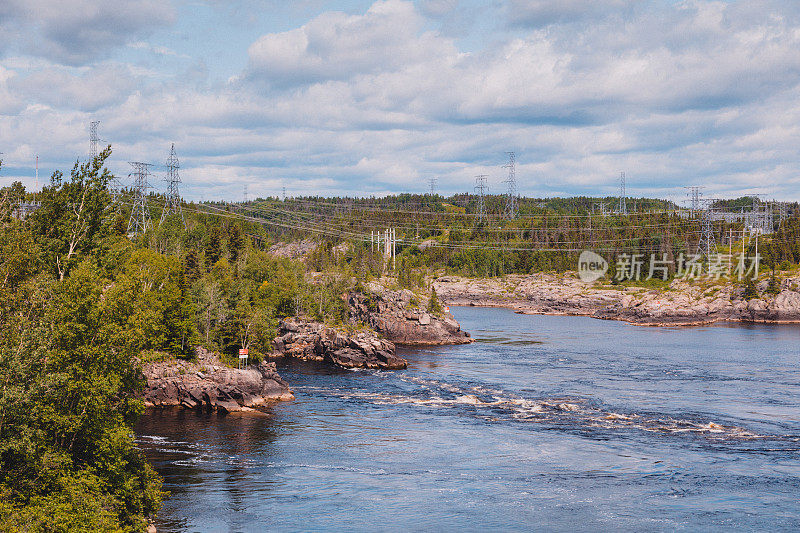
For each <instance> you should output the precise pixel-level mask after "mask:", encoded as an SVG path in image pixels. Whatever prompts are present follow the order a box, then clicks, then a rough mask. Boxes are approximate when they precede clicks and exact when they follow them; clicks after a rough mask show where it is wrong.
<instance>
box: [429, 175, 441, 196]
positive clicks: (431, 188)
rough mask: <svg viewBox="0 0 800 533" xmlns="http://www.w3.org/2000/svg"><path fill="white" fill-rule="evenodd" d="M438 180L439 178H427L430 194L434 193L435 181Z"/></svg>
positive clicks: (433, 194)
mask: <svg viewBox="0 0 800 533" xmlns="http://www.w3.org/2000/svg"><path fill="white" fill-rule="evenodd" d="M437 181H439V178H435V177H434V178H428V187H429V188H430V191H431V196H435V195H436V182H437Z"/></svg>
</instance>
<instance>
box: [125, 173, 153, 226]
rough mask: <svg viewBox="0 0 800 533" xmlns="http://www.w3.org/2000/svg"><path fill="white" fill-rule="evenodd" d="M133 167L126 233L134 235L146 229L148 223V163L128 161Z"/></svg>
mask: <svg viewBox="0 0 800 533" xmlns="http://www.w3.org/2000/svg"><path fill="white" fill-rule="evenodd" d="M130 165H131V166H132V167H133V172H131V176H133V209H131V218H130V220H129V221H128V235H129V236H131V237H135V236H136V235H138V234H139V233H144V232H145V231H147V228H148V226H149V225H150V209H149V208H148V207H147V189H149V188H150V184H148V183H147V177H148V176H149V175H150V168H149V167H150V166H151V165H150V163H139V162H133V161H131V162H130Z"/></svg>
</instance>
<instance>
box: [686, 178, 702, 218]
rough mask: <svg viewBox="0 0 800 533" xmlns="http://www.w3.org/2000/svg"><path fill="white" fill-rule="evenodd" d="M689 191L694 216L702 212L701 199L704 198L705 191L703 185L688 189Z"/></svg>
mask: <svg viewBox="0 0 800 533" xmlns="http://www.w3.org/2000/svg"><path fill="white" fill-rule="evenodd" d="M686 189H688V190H689V192H688V193H687V194H688V195H689V197H690V198H691V202H692V214H694V213H696V212H698V211H699V210H700V197H701V196H703V192H702V191H703V189H704V187H703V186H701V185H692V186H691V187H686Z"/></svg>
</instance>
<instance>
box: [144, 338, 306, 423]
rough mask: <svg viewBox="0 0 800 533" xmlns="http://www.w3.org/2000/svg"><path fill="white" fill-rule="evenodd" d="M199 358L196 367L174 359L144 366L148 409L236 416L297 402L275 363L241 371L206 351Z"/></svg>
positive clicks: (200, 351) (199, 351) (198, 350)
mask: <svg viewBox="0 0 800 533" xmlns="http://www.w3.org/2000/svg"><path fill="white" fill-rule="evenodd" d="M197 355H198V360H197V362H196V363H195V362H188V361H182V360H177V359H170V360H168V361H163V362H158V363H149V364H146V365H144V368H143V372H144V375H145V378H146V379H147V386H146V388H145V392H144V400H145V403H146V405H148V406H152V407H168V406H183V407H186V408H190V409H207V410H217V411H220V412H234V411H252V410H254V409H255V408H258V407H262V406H264V405H267V404H269V403H272V402H276V401H284V400H291V399H293V398H294V395H293V394H292V391H291V390H290V389H289V387H288V386H287V385H286V383H284V381H283V380H282V379H281V377H280V376H279V375H278V372H277V371H276V368H275V364H274V363H267V362H262V363H261V364H259V365H258V366H255V367H248V368H246V369H241V370H240V369H236V368H230V367H227V366H224V365H223V364H222V363H220V361H219V359H218V358H217V357H216V356H215V355H214V354H213V353H211V352H208V351H206V350H205V349H203V348H198V349H197Z"/></svg>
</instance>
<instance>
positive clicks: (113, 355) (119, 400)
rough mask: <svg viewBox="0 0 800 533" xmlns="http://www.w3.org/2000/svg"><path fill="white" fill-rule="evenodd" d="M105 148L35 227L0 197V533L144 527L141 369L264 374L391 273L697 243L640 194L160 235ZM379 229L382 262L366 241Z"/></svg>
mask: <svg viewBox="0 0 800 533" xmlns="http://www.w3.org/2000/svg"><path fill="white" fill-rule="evenodd" d="M110 153H111V151H110V148H108V149H106V150H105V151H103V152H102V153H101V154H100V155H99V156H98V157H97V158H96V159H95V160H94V161H91V162H88V163H82V164H80V163H78V164H76V165H75V167H74V168H73V169H72V170H71V172H70V173H69V175H66V176H65V175H63V174H62V173H60V172H56V173H54V174H53V176H52V178H51V180H50V183H49V184H48V185H46V186H45V187H44V188H43V189H42V191H41V192H38V193H37V195H36V200H37V202H39V203H40V205H39V207H38V209H36V210H35V211H33V212H31V213H30V214H25V213H22V212H21V211H20V209H19V206H20V205H21V204H22V203H23V202H25V201H30V200H31V199H32V193H31V192H28V191H26V190H25V189H24V187H22V185H21V184H20V183H14V184H13V185H11V186H10V187H6V188H4V189H2V190H0V225H2V231H0V280H2V281H0V381H2V393H1V394H0V529H2V530H4V531H14V530H20V531H29V530H33V531H36V530H46V531H64V530H72V529H85V530H129V531H137V530H142V529H143V528H144V527H145V526H146V524H147V519H148V517H150V516H152V515H153V514H154V513H155V512H156V511H157V510H158V509H159V506H160V501H161V498H162V497H163V493H162V491H161V485H160V480H159V477H158V475H157V474H156V473H155V472H154V471H153V470H152V468H151V467H150V466H149V465H148V464H147V462H146V461H145V460H144V458H143V456H142V454H141V453H140V451H139V450H138V449H137V447H136V445H135V442H134V437H133V433H132V427H133V423H134V422H135V420H136V418H137V417H138V416H140V415H141V413H142V412H143V403H142V402H141V400H140V399H138V393H139V391H141V389H142V387H143V382H142V374H141V371H140V365H141V364H143V363H144V362H146V361H148V360H149V359H151V358H155V357H159V356H160V355H161V354H165V353H168V354H172V355H174V356H179V357H185V358H191V357H193V347H194V346H197V345H205V346H207V347H208V348H210V349H213V350H215V351H218V352H220V353H222V354H223V357H230V359H229V361H233V357H234V354H235V353H236V351H237V350H238V348H240V347H246V348H249V349H250V354H251V358H252V359H253V360H254V361H256V362H257V361H259V360H260V358H261V357H263V355H264V354H266V353H268V352H269V350H270V349H271V342H272V339H273V338H274V334H275V328H276V326H277V323H278V321H279V320H280V319H281V318H283V317H285V316H289V315H294V314H301V313H302V314H305V315H309V316H310V317H313V318H316V319H320V320H326V321H329V322H337V321H341V320H343V319H344V318H345V317H346V313H347V309H346V308H345V304H344V302H343V300H342V298H341V294H342V293H343V292H345V291H347V290H353V289H355V290H363V291H366V289H364V284H365V282H367V281H369V280H370V279H373V278H377V277H380V276H384V275H389V276H392V277H393V278H394V283H396V284H397V285H398V286H400V287H407V288H412V289H415V290H417V289H418V290H425V286H426V282H427V280H428V279H430V276H432V275H435V274H441V273H445V272H447V273H457V274H464V275H469V276H497V275H503V274H507V273H531V272H538V271H546V270H556V271H564V270H570V269H574V268H575V264H576V258H577V253H578V252H579V250H581V249H583V248H586V249H595V250H601V251H605V252H607V253H608V254H609V255H610V256H611V257H612V258H613V256H614V254H616V253H621V252H626V251H627V252H637V253H638V252H642V253H648V254H649V253H651V252H652V253H656V252H657V253H666V254H670V255H675V254H677V253H682V252H686V253H690V252H692V251H694V250H696V249H697V232H698V229H697V227H698V225H697V221H696V220H695V219H692V218H686V217H684V216H681V215H680V214H678V213H676V211H675V210H674V206H673V205H672V204H669V203H668V202H665V201H661V200H647V199H639V200H637V201H635V204H636V206H637V207H636V211H635V212H633V213H630V214H629V215H626V216H621V215H614V214H611V213H608V212H605V211H602V212H600V213H594V214H593V213H592V210H593V208H594V207H596V205H597V203H598V201H605V202H606V203H610V202H612V201H613V199H604V200H603V199H592V198H575V199H539V200H534V199H521V201H520V203H519V216H518V217H517V218H516V219H514V220H504V219H503V218H502V216H501V213H502V208H503V204H502V201H503V200H502V197H500V196H493V197H489V198H487V199H486V204H485V209H486V216H485V217H477V211H476V209H477V204H476V202H477V200H476V197H475V195H457V196H453V197H449V198H443V197H440V196H438V195H400V196H396V197H387V198H382V199H352V198H340V199H332V198H296V199H285V200H279V199H277V198H270V199H259V200H258V201H255V202H249V203H241V204H216V203H206V204H201V205H195V204H184V206H183V212H182V214H178V215H171V216H169V217H166V218H165V219H164V220H163V221H161V222H159V221H160V218H161V216H160V215H161V213H160V209H161V206H163V198H162V197H159V196H158V195H151V196H150V197H149V203H150V204H151V207H152V217H153V218H152V220H151V221H150V224H149V229H148V230H147V231H146V232H144V233H141V234H138V235H129V233H128V226H129V217H130V212H131V204H132V191H130V190H124V191H122V193H121V194H120V195H118V196H117V197H116V198H112V194H111V192H110V190H109V183H110V180H112V176H111V174H110V173H109V171H108V170H107V169H106V168H105V161H106V160H107V158H108V157H109V156H110ZM740 203H741V204H742V205H743V206H744V205H749V204H747V203H746V202H740ZM737 205H738V204H737ZM740 226H741V225H739V226H737V225H736V224H726V223H720V224H719V225H717V226H715V228H714V231H715V233H716V236H717V242H718V243H719V244H720V245H722V246H734V241H735V245H737V246H740V247H741V246H744V242H742V234H741V227H740ZM389 227H392V228H395V230H396V233H397V244H396V253H397V256H396V259H395V260H394V261H393V262H392V261H387V260H386V258H385V256H384V253H383V249H382V247H383V246H385V242H383V243H377V242H376V236H377V235H379V234H380V235H382V234H383V232H384V230H385V229H386V228H389ZM775 230H776V232H775V233H774V234H773V235H772V236H770V237H768V238H765V239H762V242H761V247H760V249H759V252H760V253H761V254H762V255H764V258H765V259H764V260H765V263H767V265H768V267H769V266H771V267H772V268H775V267H778V268H784V269H786V268H790V267H791V266H792V265H794V264H797V263H798V261H800V218H798V216H797V209H796V206H794V209H793V213H792V215H791V216H790V217H789V218H788V219H786V220H784V221H782V222H781V223H780V224H776V228H775ZM726 236H728V239H729V241H731V242H728V241H726V240H725V239H726ZM730 236H734V239H730ZM303 239H305V240H307V241H309V240H310V241H311V242H312V244H313V247H312V250H311V251H310V253H308V254H307V255H306V257H305V260H304V262H299V261H293V260H291V259H288V258H280V257H276V256H275V255H274V254H270V253H268V252H267V250H268V248H269V246H270V245H271V244H273V243H275V242H278V241H299V240H303ZM747 246H748V247H750V248H751V247H752V243H751V242H750V241H749V240H748V241H747ZM748 251H750V250H748Z"/></svg>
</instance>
